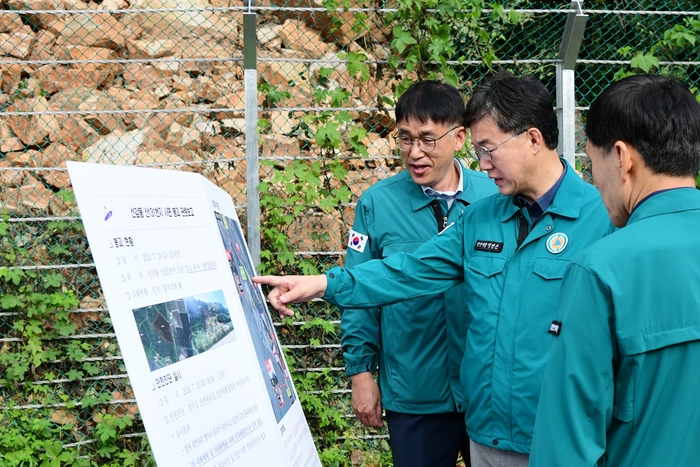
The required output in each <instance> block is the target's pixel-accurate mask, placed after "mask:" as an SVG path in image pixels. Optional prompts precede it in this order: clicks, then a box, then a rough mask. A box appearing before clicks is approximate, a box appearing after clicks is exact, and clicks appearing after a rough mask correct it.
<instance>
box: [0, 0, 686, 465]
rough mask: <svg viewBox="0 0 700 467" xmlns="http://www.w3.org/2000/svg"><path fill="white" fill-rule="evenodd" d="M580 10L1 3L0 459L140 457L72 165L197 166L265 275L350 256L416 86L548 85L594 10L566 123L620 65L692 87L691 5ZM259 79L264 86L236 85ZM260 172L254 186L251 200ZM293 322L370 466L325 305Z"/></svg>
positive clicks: (313, 383)
mask: <svg viewBox="0 0 700 467" xmlns="http://www.w3.org/2000/svg"><path fill="white" fill-rule="evenodd" d="M571 7H572V4H571V3H569V2H557V3H556V4H555V5H553V4H552V2H527V1H513V2H508V3H507V4H505V5H503V6H501V5H498V4H493V5H491V6H490V7H489V8H485V7H483V4H482V2H479V1H468V2H463V1H462V2H455V3H454V4H452V3H451V2H441V3H439V4H438V3H437V2H432V3H430V2H422V3H421V2H415V1H413V2H410V4H409V3H408V2H407V3H406V4H403V3H401V2H396V3H392V2H387V3H381V2H377V3H370V2H368V1H364V0H353V1H349V0H348V1H345V2H342V3H341V2H336V1H331V0H326V1H325V2H320V1H310V0H292V1H286V0H273V1H272V2H264V3H260V4H258V5H254V4H250V5H245V6H242V5H239V4H236V5H234V4H232V3H231V2H229V1H228V0H185V1H179V2H177V3H176V2H170V1H165V0H135V1H133V2H129V1H128V0H102V1H90V2H87V3H85V2H83V1H81V0H63V1H60V0H6V1H5V2H4V3H3V9H2V10H0V75H1V79H0V134H1V135H2V137H1V138H0V181H1V183H0V215H2V216H3V217H2V218H0V253H1V254H0V346H1V347H0V348H1V353H0V370H2V375H1V376H0V378H2V381H1V382H2V386H1V387H0V405H2V410H0V459H2V460H3V461H4V462H5V463H6V464H7V465H21V462H22V460H23V459H24V458H28V459H37V458H39V455H40V454H41V455H42V456H44V458H51V456H55V457H56V458H58V457H59V456H61V455H64V456H66V457H65V458H64V459H63V462H65V463H66V464H67V465H73V464H70V463H69V461H70V459H72V457H70V456H73V455H74V456H77V457H76V458H77V459H78V460H77V461H75V462H76V464H75V465H78V464H77V462H79V459H80V456H86V457H88V458H90V459H92V461H93V462H96V463H100V464H109V463H110V462H113V463H115V465H129V462H132V461H133V462H141V463H143V462H147V459H148V452H149V450H148V447H147V445H145V444H143V439H144V436H143V427H142V425H141V423H140V421H139V417H138V410H137V407H136V404H135V400H134V398H133V394H132V392H131V390H130V386H129V381H128V378H127V375H126V371H125V368H124V365H123V362H122V360H121V357H120V353H119V349H118V346H117V343H116V338H115V335H114V331H113V329H112V327H111V325H110V320H109V316H108V313H107V309H106V308H105V303H104V300H103V297H102V294H101V290H100V286H99V283H98V281H97V276H96V272H95V269H94V265H93V264H92V260H91V257H90V252H89V248H88V246H87V243H86V240H85V236H84V233H83V230H82V225H81V222H80V218H79V213H78V212H77V209H76V205H75V202H74V198H73V195H72V191H71V186H70V180H69V179H68V176H67V172H66V171H65V161H66V160H80V161H92V162H99V163H108V164H133V165H140V166H148V167H160V168H163V169H172V170H187V171H195V172H199V173H201V174H203V175H204V176H206V177H207V178H208V179H210V180H211V181H213V182H214V183H216V184H217V185H219V186H220V187H222V188H223V189H225V190H226V191H228V192H229V193H230V194H231V196H232V197H233V199H234V200H235V204H236V205H237V206H238V207H239V208H240V216H241V219H242V221H243V222H244V223H245V222H246V220H250V222H249V230H248V232H249V234H252V237H255V236H256V235H258V234H259V236H260V245H259V246H258V245H251V250H253V251H256V252H258V253H257V254H259V255H260V256H261V258H262V264H263V268H264V269H265V270H266V271H275V272H284V273H288V272H311V271H318V270H323V269H325V268H326V267H329V266H331V265H334V264H336V263H341V264H342V260H343V254H344V245H345V236H346V233H347V231H348V229H349V227H350V226H351V225H352V220H353V208H354V203H355V201H356V200H357V197H358V196H359V195H360V194H361V193H362V192H363V191H364V190H365V189H366V188H367V187H369V186H371V185H372V184H373V183H374V182H376V181H377V180H379V179H383V178H386V177H389V176H391V175H393V174H396V173H397V172H398V171H400V170H401V163H400V159H399V158H398V157H397V155H396V151H395V148H394V147H393V146H392V141H391V138H390V137H389V136H390V135H391V134H392V132H393V131H394V128H395V122H394V120H393V105H394V102H395V100H396V97H397V95H399V94H400V93H401V92H402V91H403V89H405V87H406V83H407V82H410V81H412V80H415V79H423V78H426V77H442V78H445V79H450V80H453V81H454V82H455V83H457V85H458V87H459V88H460V89H461V90H463V91H464V93H465V95H466V96H468V94H469V92H470V89H471V88H473V87H474V86H476V85H478V84H479V83H480V82H481V81H482V80H483V79H485V78H486V77H487V76H488V74H489V73H490V72H491V71H492V69H500V68H507V69H510V70H511V71H513V72H515V73H518V74H522V73H532V74H535V75H537V76H538V77H540V78H541V79H542V80H543V81H544V82H545V83H546V84H547V86H548V87H549V88H550V90H551V91H552V94H553V95H555V91H556V86H557V79H556V75H557V73H556V67H557V64H558V63H561V60H559V53H560V47H561V42H562V36H563V34H564V29H565V24H566V21H567V17H568V16H569V13H570V12H573V13H578V14H579V15H587V16H588V22H587V25H586V28H585V31H584V34H583V39H582V45H581V48H580V51H579V53H578V59H577V61H576V66H575V99H576V106H575V109H574V110H575V112H576V117H577V118H576V120H577V121H578V122H580V121H582V120H583V119H585V112H586V110H587V108H588V105H589V104H590V102H591V101H592V100H593V98H594V97H595V96H596V95H597V94H598V93H599V92H600V91H601V90H602V89H604V88H605V87H606V86H607V85H608V84H609V83H611V82H612V81H614V80H615V79H616V78H617V77H619V76H622V75H624V74H625V73H629V72H640V71H647V70H651V71H655V72H656V71H659V70H660V71H662V72H664V73H674V74H676V75H678V76H680V77H682V78H683V79H684V80H685V81H686V82H687V83H688V84H689V85H690V86H691V87H692V88H694V90H695V92H696V93H697V87H698V86H699V85H700V72H699V71H698V70H699V69H698V64H700V62H699V61H698V58H697V53H696V46H695V44H696V39H698V35H700V16H699V14H700V12H698V11H697V10H698V9H697V6H696V5H695V2H692V1H671V0H668V1H665V2H659V1H642V0H639V1H632V2H624V5H623V4H622V3H621V2H617V1H592V2H585V5H583V10H582V11H578V10H576V9H574V10H571ZM246 15H248V16H247V20H246V19H244V17H246ZM251 18H252V23H250V21H249V20H250V19H251ZM246 21H248V23H246ZM251 24H252V29H251V28H250V25H251ZM251 54H252V55H251ZM251 60H252V62H251ZM251 63H252V66H250V64H251ZM251 72H252V76H253V77H254V80H253V84H254V85H255V84H256V83H257V86H254V87H257V89H252V90H251V89H250V86H249V87H248V89H246V83H247V78H248V77H250V76H251ZM246 91H247V92H246ZM251 95H252V96H253V99H252V101H251ZM557 105H558V106H559V107H561V103H557ZM246 108H247V109H248V112H246ZM251 108H252V109H253V110H252V111H251ZM251 122H252V125H251ZM581 128H582V125H581V124H580V123H579V124H577V125H576V127H575V128H572V130H571V131H573V132H574V133H575V140H576V150H575V154H574V155H570V156H572V157H575V161H576V168H577V169H578V170H579V171H580V173H581V174H582V176H583V177H584V178H590V177H589V174H590V172H589V166H588V162H587V159H586V157H585V154H584V153H583V147H584V136H583V134H582V133H581ZM251 143H252V146H251ZM465 156H466V157H468V154H465ZM572 160H573V159H572ZM468 162H469V161H468ZM251 181H253V182H256V181H260V182H262V183H261V184H260V192H259V194H258V193H257V192H256V191H255V189H256V186H255V185H256V183H252V182H251ZM126 188H127V189H128V187H126ZM251 193H252V194H253V197H254V198H255V199H251ZM258 196H259V198H258ZM250 240H255V241H256V242H257V239H250ZM295 320H296V321H293V322H292V321H290V322H285V323H284V324H282V323H278V329H277V330H278V333H279V334H280V341H281V342H282V343H283V344H285V345H284V347H285V351H286V353H287V356H288V360H289V362H290V367H291V368H293V369H294V371H295V377H296V384H297V387H298V389H299V392H300V393H301V394H300V398H301V400H302V402H303V403H304V407H305V410H306V413H307V417H308V418H309V421H310V424H311V426H312V429H313V431H314V435H315V437H316V439H317V446H318V447H319V449H320V450H322V451H323V458H324V461H325V462H327V463H328V464H329V465H331V464H333V463H334V462H335V463H336V464H337V465H347V464H350V463H352V464H354V465H360V464H363V463H364V464H365V465H372V462H375V464H376V465H379V463H380V462H383V460H382V459H381V454H382V453H383V452H386V450H387V449H388V448H387V445H386V433H385V432H384V431H383V430H368V429H365V428H363V427H362V426H361V425H360V424H359V423H358V422H357V421H356V420H355V419H354V417H353V416H352V410H351V408H350V397H349V395H350V388H349V385H348V382H347V379H346V378H345V376H344V363H343V359H342V353H341V350H340V344H339V342H340V335H339V326H338V325H339V314H338V312H337V310H335V309H334V308H332V307H329V306H327V305H324V304H322V303H314V304H312V305H309V306H302V307H300V312H299V313H298V314H297V317H296V318H295ZM62 447H63V448H62ZM3 452H4V454H3ZM3 455H4V456H5V457H4V458H3V457H2V456H3Z"/></svg>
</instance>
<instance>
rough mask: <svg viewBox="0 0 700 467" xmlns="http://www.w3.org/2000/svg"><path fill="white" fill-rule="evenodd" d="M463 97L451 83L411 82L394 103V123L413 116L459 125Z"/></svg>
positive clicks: (462, 111) (439, 122) (422, 121)
mask: <svg viewBox="0 0 700 467" xmlns="http://www.w3.org/2000/svg"><path fill="white" fill-rule="evenodd" d="M463 113H464V98H463V97H462V94H460V92H459V91H458V90H457V88H455V87H454V86H452V85H449V84H446V83H441V82H439V81H417V82H415V83H413V84H412V85H411V86H410V87H409V88H408V89H407V90H406V91H405V92H404V93H403V94H402V95H401V97H400V98H399V101H398V102H397V103H396V110H395V114H396V123H401V122H403V121H408V120H409V119H411V118H415V119H417V120H418V121H420V122H421V123H426V122H427V121H428V120H431V121H433V122H434V123H438V124H445V125H461V124H462V114H463Z"/></svg>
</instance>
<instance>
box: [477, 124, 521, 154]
mask: <svg viewBox="0 0 700 467" xmlns="http://www.w3.org/2000/svg"><path fill="white" fill-rule="evenodd" d="M525 133H527V130H523V131H521V132H520V133H516V134H514V135H513V136H511V137H510V138H508V139H506V140H504V141H501V142H500V143H498V144H497V145H495V146H494V147H492V148H488V149H487V148H485V147H483V146H476V147H474V152H476V158H477V159H479V160H480V161H481V160H484V161H487V162H490V161H491V160H492V159H493V154H492V153H493V151H495V150H496V149H498V148H500V147H501V146H503V145H504V144H506V143H507V142H508V141H510V140H512V139H515V138H517V137H518V136H520V135H522V134H525Z"/></svg>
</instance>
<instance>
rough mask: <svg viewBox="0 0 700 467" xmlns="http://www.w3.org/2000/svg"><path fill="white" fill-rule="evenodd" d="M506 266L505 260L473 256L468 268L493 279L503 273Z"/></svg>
mask: <svg viewBox="0 0 700 467" xmlns="http://www.w3.org/2000/svg"><path fill="white" fill-rule="evenodd" d="M505 266H506V260H505V258H498V257H493V256H472V257H471V258H470V259H469V264H467V267H468V268H469V269H471V270H472V271H474V272H477V273H479V274H481V275H482V276H484V277H491V276H495V275H496V274H499V273H500V272H503V269H504V268H505Z"/></svg>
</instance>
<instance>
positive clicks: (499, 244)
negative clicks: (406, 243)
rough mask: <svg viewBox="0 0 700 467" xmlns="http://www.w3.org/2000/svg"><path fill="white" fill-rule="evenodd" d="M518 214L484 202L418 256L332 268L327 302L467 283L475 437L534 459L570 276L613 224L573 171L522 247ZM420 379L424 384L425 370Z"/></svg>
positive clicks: (467, 375) (466, 370) (465, 374)
mask: <svg viewBox="0 0 700 467" xmlns="http://www.w3.org/2000/svg"><path fill="white" fill-rule="evenodd" d="M523 212H525V214H522V213H523ZM520 215H525V216H527V214H526V211H525V210H524V209H521V208H519V207H518V206H516V205H515V204H514V200H513V198H512V197H506V196H502V195H495V196H490V197H488V198H485V199H483V200H481V201H477V202H476V203H474V204H472V205H471V206H470V208H469V209H466V210H465V212H464V215H463V216H462V217H461V219H460V222H457V223H455V225H454V226H452V227H451V228H448V229H447V230H445V231H444V232H442V233H441V234H440V235H438V236H437V237H435V238H433V239H432V240H429V241H428V242H427V243H426V244H425V245H423V246H422V247H420V248H419V249H418V250H416V251H415V252H414V253H413V254H405V253H396V254H394V255H392V256H390V257H387V258H385V259H384V260H382V261H370V262H367V263H364V264H361V265H359V266H357V267H355V268H353V269H352V270H344V269H340V268H333V269H330V270H329V271H327V272H326V277H327V279H328V287H327V289H326V294H325V296H324V297H323V298H324V299H325V300H327V301H329V302H331V303H335V304H336V305H338V306H342V307H346V308H347V307H351V306H353V307H371V306H384V305H386V304H390V303H396V302H398V301H401V300H405V299H407V298H415V297H422V296H426V295H432V294H436V293H441V292H444V291H446V290H448V289H450V288H452V287H454V286H455V285H457V284H460V283H462V282H464V283H465V287H466V288H465V298H466V301H465V309H468V310H469V312H470V313H471V314H472V323H471V325H470V326H469V329H468V331H467V341H466V348H465V354H464V359H463V361H462V365H461V373H462V374H461V380H462V384H463V385H464V387H465V390H466V396H467V399H466V400H467V411H466V424H467V431H468V433H469V437H470V438H471V439H472V440H473V441H475V442H477V443H480V444H483V445H488V446H493V447H496V448H498V449H503V450H510V451H516V452H521V453H529V452H530V445H531V442H532V431H533V425H534V422H535V411H536V410H537V401H538V399H539V393H540V387H541V382H542V377H543V376H544V369H545V365H546V363H547V359H548V355H549V344H550V339H549V337H550V336H549V335H548V334H547V331H548V329H549V326H550V324H551V322H552V320H554V319H555V318H556V316H557V313H556V307H557V304H558V302H559V290H560V287H561V282H562V281H561V279H562V277H563V275H564V270H565V269H566V267H567V265H568V264H569V262H570V261H571V259H572V258H573V257H574V256H575V255H576V254H577V253H578V252H580V251H581V250H583V249H584V248H586V247H587V246H588V245H590V244H591V243H593V242H594V241H596V240H598V239H600V238H601V237H603V236H604V235H606V234H607V233H608V232H609V231H610V230H611V224H610V221H609V219H608V216H607V212H606V210H605V208H604V206H603V204H602V202H601V200H600V195H599V193H598V190H596V189H595V187H593V186H592V185H589V184H588V183H586V182H584V181H582V180H581V179H580V178H579V176H578V175H577V174H576V173H575V172H574V171H573V170H572V169H571V167H568V169H567V173H566V175H565V176H564V180H563V181H562V184H561V186H560V187H559V190H558V191H557V194H556V195H555V197H554V201H553V202H552V205H551V206H550V207H549V208H548V209H547V211H546V212H545V213H544V214H543V215H542V217H541V218H540V219H539V221H538V222H537V223H536V224H535V226H534V227H533V228H532V230H531V231H530V232H529V233H528V234H527V237H526V238H525V239H524V241H523V242H522V244H521V245H520V246H519V247H518V246H517V243H516V239H517V237H518V233H519V226H520ZM526 219H529V218H527V217H526ZM550 250H551V251H550ZM404 319H405V320H406V321H410V320H411V319H412V315H411V314H410V313H406V316H405V318H404ZM414 378H415V380H417V381H418V380H421V379H422V378H423V375H422V373H421V371H416V373H415V376H414Z"/></svg>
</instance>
